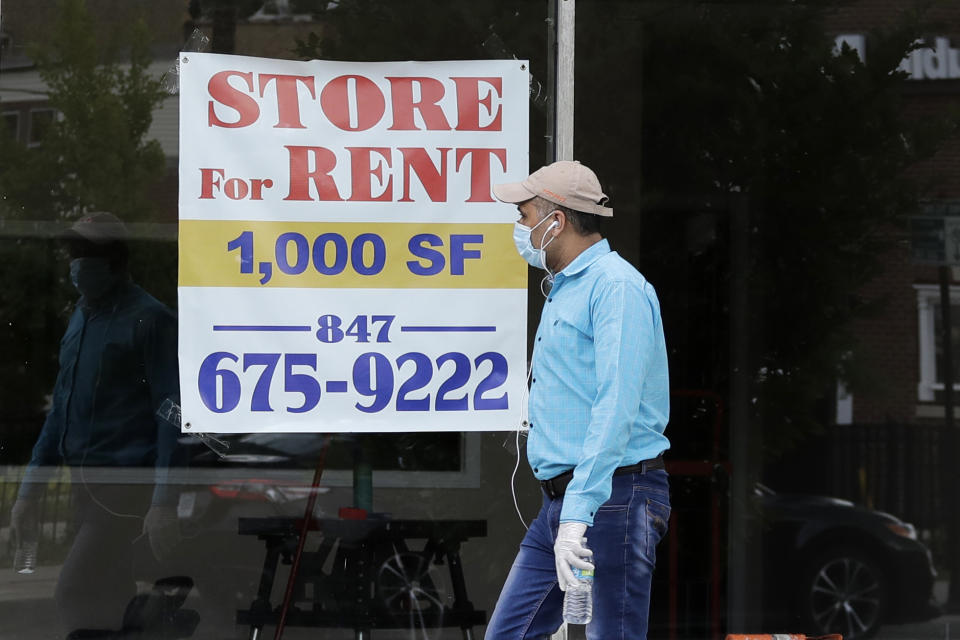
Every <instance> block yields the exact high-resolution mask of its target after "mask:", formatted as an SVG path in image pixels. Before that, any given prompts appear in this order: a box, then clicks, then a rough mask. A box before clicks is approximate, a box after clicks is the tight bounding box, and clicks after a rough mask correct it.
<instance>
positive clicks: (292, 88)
mask: <svg viewBox="0 0 960 640" xmlns="http://www.w3.org/2000/svg"><path fill="white" fill-rule="evenodd" d="M271 80H276V87H277V124H275V125H273V128H274V129H304V128H305V127H304V126H303V124H302V123H301V122H300V95H299V93H298V92H297V83H298V82H302V83H303V86H305V87H306V88H307V89H308V90H309V91H310V97H312V98H313V99H314V100H316V99H317V92H316V89H315V88H314V85H313V76H287V75H282V74H276V73H261V74H260V95H261V96H262V97H265V96H264V91H265V90H266V88H267V85H268V84H270V81H271Z"/></svg>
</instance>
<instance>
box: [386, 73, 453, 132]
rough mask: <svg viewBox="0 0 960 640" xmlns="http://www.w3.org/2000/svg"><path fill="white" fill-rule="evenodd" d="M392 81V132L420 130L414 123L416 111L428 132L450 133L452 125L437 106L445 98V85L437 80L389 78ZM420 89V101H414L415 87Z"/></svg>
mask: <svg viewBox="0 0 960 640" xmlns="http://www.w3.org/2000/svg"><path fill="white" fill-rule="evenodd" d="M387 80H389V81H390V94H391V104H392V105H393V126H391V127H390V130H391V131H413V130H416V129H418V128H419V127H417V125H416V124H415V123H414V121H413V111H414V109H416V110H417V111H419V112H420V117H421V118H423V123H424V124H425V125H426V127H427V129H428V130H431V131H434V130H439V131H449V130H450V124H449V123H448V122H447V118H446V116H444V115H443V109H441V108H440V106H439V105H438V104H437V103H438V102H440V100H441V99H442V98H443V93H444V88H443V83H442V82H440V81H439V80H437V79H436V78H387ZM414 83H417V85H419V87H420V100H418V101H416V102H415V101H414V99H413V85H414Z"/></svg>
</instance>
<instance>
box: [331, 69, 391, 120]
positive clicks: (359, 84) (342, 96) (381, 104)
mask: <svg viewBox="0 0 960 640" xmlns="http://www.w3.org/2000/svg"><path fill="white" fill-rule="evenodd" d="M351 81H352V82H351ZM351 85H352V86H353V87H354V92H353V93H354V94H355V95H354V100H353V101H352V102H353V104H354V105H355V106H356V108H355V109H351V108H350V107H351V100H350V93H351V92H350V87H351ZM386 106H387V103H386V102H385V101H384V99H383V94H382V93H381V92H380V87H378V86H377V85H376V84H375V83H374V82H373V80H371V79H370V78H365V77H364V76H340V77H337V78H334V79H333V80H331V81H330V82H328V83H327V86H325V87H324V88H323V91H321V92H320V107H321V108H322V109H323V112H324V114H326V116H327V119H328V120H329V121H330V122H331V123H332V124H333V125H334V126H336V127H338V128H340V129H343V130H344V131H366V130H367V129H369V128H370V127H372V126H373V125H375V124H377V123H378V122H380V119H381V118H382V117H383V112H384V111H386ZM351 116H355V117H356V125H355V126H354V125H352V124H350V118H351Z"/></svg>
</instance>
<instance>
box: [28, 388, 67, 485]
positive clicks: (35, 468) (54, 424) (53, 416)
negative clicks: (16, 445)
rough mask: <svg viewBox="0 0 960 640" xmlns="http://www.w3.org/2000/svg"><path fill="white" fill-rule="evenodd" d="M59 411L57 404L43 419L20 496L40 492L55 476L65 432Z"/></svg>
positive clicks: (60, 457) (60, 459)
mask: <svg viewBox="0 0 960 640" xmlns="http://www.w3.org/2000/svg"><path fill="white" fill-rule="evenodd" d="M59 413H60V412H59V409H58V408H57V407H56V405H55V406H54V407H53V408H51V409H50V412H49V413H48V414H47V418H46V420H44V421H43V428H42V429H41V430H40V437H39V438H37V442H36V443H35V444H34V445H33V453H32V455H31V456H30V462H29V463H28V464H27V467H26V469H24V471H23V480H22V481H21V482H20V489H19V491H18V492H17V497H19V498H30V497H33V496H35V495H36V494H38V493H40V491H41V490H42V489H43V486H44V485H45V484H46V483H47V482H49V481H50V480H51V479H52V478H53V476H54V474H55V473H56V470H57V467H58V466H59V465H60V463H61V462H62V456H61V455H60V435H61V433H62V432H63V429H62V428H61V426H62V424H63V421H62V420H61V419H60V416H59Z"/></svg>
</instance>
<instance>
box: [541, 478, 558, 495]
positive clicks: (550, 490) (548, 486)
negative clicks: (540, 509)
mask: <svg viewBox="0 0 960 640" xmlns="http://www.w3.org/2000/svg"><path fill="white" fill-rule="evenodd" d="M543 488H544V489H545V490H546V492H547V496H548V497H549V498H550V499H551V500H556V499H557V498H558V497H559V494H558V493H557V489H556V487H554V486H553V478H549V479H548V480H544V481H543Z"/></svg>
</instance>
